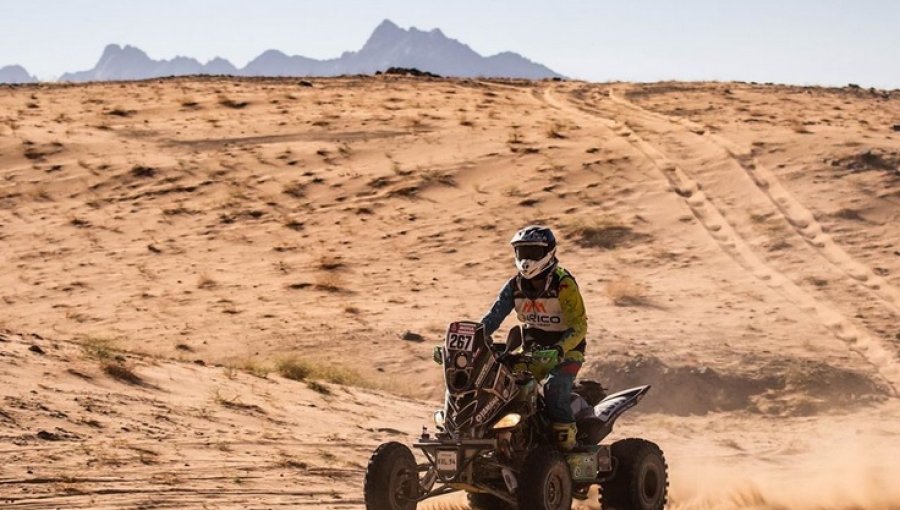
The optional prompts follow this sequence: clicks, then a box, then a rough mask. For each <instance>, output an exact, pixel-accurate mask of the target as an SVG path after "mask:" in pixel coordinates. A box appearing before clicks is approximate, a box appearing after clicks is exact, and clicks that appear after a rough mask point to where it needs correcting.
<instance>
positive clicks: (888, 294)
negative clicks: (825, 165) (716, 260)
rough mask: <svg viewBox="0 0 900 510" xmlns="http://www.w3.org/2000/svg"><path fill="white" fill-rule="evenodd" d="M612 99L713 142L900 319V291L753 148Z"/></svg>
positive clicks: (614, 94)
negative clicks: (844, 243)
mask: <svg viewBox="0 0 900 510" xmlns="http://www.w3.org/2000/svg"><path fill="white" fill-rule="evenodd" d="M609 98H610V99H611V100H612V101H613V102H614V103H617V104H620V105H623V106H626V107H628V108H631V109H633V110H634V111H635V112H637V113H639V114H641V115H645V116H647V117H650V118H653V119H656V120H659V121H662V122H668V123H671V124H677V125H680V126H682V127H684V128H685V129H688V130H689V131H691V132H693V133H695V134H698V135H699V136H702V137H705V138H706V139H709V140H711V141H712V142H713V143H715V144H716V145H718V146H719V147H721V148H722V149H723V150H724V151H725V152H726V153H727V154H728V155H729V156H731V157H732V158H733V159H734V160H735V161H736V162H737V163H738V164H739V165H740V166H741V168H743V169H744V170H745V171H746V172H747V174H748V175H750V177H751V180H752V181H753V183H754V184H755V185H756V187H757V188H758V189H759V191H760V192H762V193H763V194H764V195H765V196H766V197H767V198H768V199H769V201H770V202H771V203H772V204H773V205H774V206H775V207H776V209H777V210H778V211H779V212H780V213H781V215H782V216H783V217H784V218H785V219H786V220H787V223H788V224H789V225H791V227H793V228H794V230H795V231H796V232H797V233H799V234H800V235H801V236H802V237H803V239H804V240H805V241H806V243H807V244H808V245H809V246H811V247H813V248H814V249H816V250H817V251H818V252H819V253H820V254H821V255H822V256H823V257H824V258H825V260H827V261H829V262H830V263H831V264H833V265H834V266H835V267H836V268H837V269H839V270H840V271H841V272H843V273H844V274H845V275H847V276H848V277H849V278H850V279H851V280H852V281H853V282H855V283H857V284H859V285H861V286H862V287H864V288H865V289H867V290H869V291H871V292H872V294H873V295H874V296H875V297H876V298H878V299H879V300H880V301H881V303H882V304H883V305H885V306H886V307H888V308H889V309H890V310H891V311H892V312H893V313H894V314H895V315H897V316H898V317H900V290H898V289H897V288H896V287H894V286H893V285H891V284H890V283H889V282H888V281H886V280H885V279H884V278H882V277H880V276H878V275H877V274H875V272H874V271H872V269H871V268H869V267H868V266H866V265H865V264H863V263H861V262H859V261H857V260H856V259H854V258H853V257H852V256H851V255H850V254H848V253H847V252H846V251H845V250H844V249H843V248H841V246H840V245H839V244H837V243H836V242H834V240H833V239H832V238H831V236H829V235H828V234H827V233H825V232H823V230H822V225H821V224H820V223H819V222H818V221H816V219H815V216H813V214H812V213H811V212H810V211H809V210H808V209H806V208H805V207H804V206H803V205H802V204H801V203H800V202H799V201H798V200H797V199H796V198H795V197H794V196H793V195H792V194H791V193H790V192H789V191H788V190H787V189H785V187H784V186H783V185H782V184H781V182H780V181H779V180H778V178H777V177H776V176H775V174H774V173H772V171H770V170H769V169H768V168H766V167H765V166H764V165H762V164H761V163H760V162H759V160H758V159H757V158H756V157H754V156H753V152H752V151H751V150H749V149H746V148H743V147H740V146H739V145H738V144H736V143H734V142H733V141H731V140H728V139H727V138H725V137H723V136H721V135H718V134H715V133H712V132H710V130H709V129H707V128H705V127H704V126H701V125H699V124H697V123H696V122H693V121H691V120H689V119H676V118H672V117H667V116H665V115H662V114H658V113H656V112H652V111H650V110H647V109H646V108H642V107H640V106H638V105H637V104H635V103H633V102H631V101H628V100H627V99H625V97H624V96H623V95H621V93H619V92H618V91H616V90H610V93H609Z"/></svg>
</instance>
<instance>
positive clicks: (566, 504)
mask: <svg viewBox="0 0 900 510" xmlns="http://www.w3.org/2000/svg"><path fill="white" fill-rule="evenodd" d="M518 481H519V488H518V491H517V493H518V494H517V499H518V500H519V510H570V509H571V508H572V475H571V473H569V464H568V463H567V462H566V458H565V457H563V454H562V453H560V452H559V450H557V449H555V448H552V447H550V446H539V447H537V448H536V449H535V450H533V451H532V452H531V453H529V454H528V456H527V457H525V462H523V463H522V470H521V472H520V473H519V480H518Z"/></svg>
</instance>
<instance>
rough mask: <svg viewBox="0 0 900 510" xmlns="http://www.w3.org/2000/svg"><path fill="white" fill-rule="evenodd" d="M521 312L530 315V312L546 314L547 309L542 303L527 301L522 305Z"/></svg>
mask: <svg viewBox="0 0 900 510" xmlns="http://www.w3.org/2000/svg"><path fill="white" fill-rule="evenodd" d="M522 312H523V313H532V312H535V313H547V307H545V306H544V303H541V302H540V301H531V300H528V301H525V303H523V304H522Z"/></svg>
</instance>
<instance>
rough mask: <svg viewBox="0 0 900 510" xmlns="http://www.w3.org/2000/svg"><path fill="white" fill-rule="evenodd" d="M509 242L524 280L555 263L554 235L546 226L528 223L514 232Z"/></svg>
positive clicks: (542, 271)
mask: <svg viewBox="0 0 900 510" xmlns="http://www.w3.org/2000/svg"><path fill="white" fill-rule="evenodd" d="M509 244H511V245H512V247H513V249H514V250H515V251H516V268H517V269H518V270H519V274H520V275H522V278H525V279H526V280H530V279H532V278H534V277H536V276H538V275H540V274H542V273H544V272H545V271H547V270H548V269H550V268H552V267H553V266H555V265H556V237H555V236H554V235H553V231H552V230H550V229H549V228H547V227H541V226H539V225H529V226H527V227H525V228H523V229H522V230H520V231H518V232H516V235H514V236H513V238H512V240H511V241H510V242H509Z"/></svg>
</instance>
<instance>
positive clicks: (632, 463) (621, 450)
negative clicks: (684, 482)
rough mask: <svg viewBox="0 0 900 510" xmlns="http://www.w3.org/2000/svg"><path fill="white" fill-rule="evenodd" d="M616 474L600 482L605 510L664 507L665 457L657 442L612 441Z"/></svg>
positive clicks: (602, 506) (666, 486)
mask: <svg viewBox="0 0 900 510" xmlns="http://www.w3.org/2000/svg"><path fill="white" fill-rule="evenodd" d="M611 455H612V457H613V459H615V460H616V473H615V475H614V476H613V478H612V479H611V480H608V481H606V482H603V483H602V484H600V507H601V508H602V509H603V510H662V509H663V508H664V507H665V506H666V493H667V489H668V487H669V479H668V474H667V473H666V459H665V457H663V453H662V450H660V449H659V446H656V444H654V443H652V442H650V441H646V440H644V439H634V438H630V439H622V440H620V441H616V442H615V443H613V444H612V447H611Z"/></svg>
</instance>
